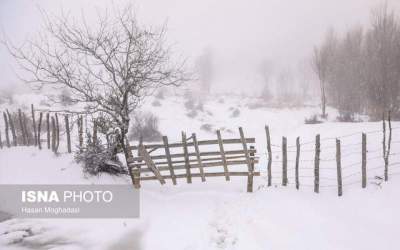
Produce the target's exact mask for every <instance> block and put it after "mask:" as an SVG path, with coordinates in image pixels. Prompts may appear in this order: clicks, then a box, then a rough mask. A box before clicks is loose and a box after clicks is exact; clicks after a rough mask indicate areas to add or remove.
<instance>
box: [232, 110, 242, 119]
mask: <svg viewBox="0 0 400 250" xmlns="http://www.w3.org/2000/svg"><path fill="white" fill-rule="evenodd" d="M239 116H240V110H239V109H238V108H233V109H232V113H231V117H232V118H236V117H239Z"/></svg>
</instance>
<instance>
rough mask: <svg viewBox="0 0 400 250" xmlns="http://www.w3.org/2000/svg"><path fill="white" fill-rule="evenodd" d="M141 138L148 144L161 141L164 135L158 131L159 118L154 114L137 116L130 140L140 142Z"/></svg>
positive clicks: (138, 114) (139, 114) (129, 136)
mask: <svg viewBox="0 0 400 250" xmlns="http://www.w3.org/2000/svg"><path fill="white" fill-rule="evenodd" d="M140 138H141V139H142V140H143V141H147V142H152V141H160V140H161V138H162V135H161V133H160V131H159V130H158V118H157V116H155V115H154V114H152V113H137V114H135V116H134V119H133V124H132V127H131V130H130V133H129V135H128V139H129V140H139V139H140Z"/></svg>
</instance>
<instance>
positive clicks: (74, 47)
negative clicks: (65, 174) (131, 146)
mask: <svg viewBox="0 0 400 250" xmlns="http://www.w3.org/2000/svg"><path fill="white" fill-rule="evenodd" d="M111 12H112V15H111V16H110V15H109V14H107V12H106V13H105V14H104V13H103V14H98V16H97V18H98V19H97V20H98V22H97V23H96V24H90V25H89V24H88V23H87V22H86V20H85V18H84V17H82V19H80V20H74V19H72V18H70V17H69V16H68V15H66V14H65V13H62V15H60V16H50V15H48V14H47V13H45V12H42V14H43V23H44V27H45V29H44V30H43V31H42V32H41V33H40V34H38V35H37V37H36V38H34V39H29V40H27V41H26V42H25V43H24V44H23V45H22V46H16V45H14V44H13V43H12V42H10V40H9V39H4V41H3V44H5V46H7V48H8V51H9V52H10V53H11V55H12V56H13V57H14V58H15V59H16V61H17V62H18V64H19V66H20V67H21V68H22V70H23V71H24V73H25V74H24V77H22V79H23V80H25V81H26V82H28V83H31V84H32V85H33V86H34V87H37V88H42V87H44V86H53V87H57V86H58V87H60V86H61V87H64V88H67V89H68V90H69V91H70V92H71V99H72V101H73V102H75V103H85V104H86V109H87V112H92V113H96V112H102V113H103V114H107V115H108V116H109V117H110V119H112V121H113V122H114V123H115V124H116V126H118V127H119V128H120V130H121V134H122V136H121V139H120V143H121V144H122V146H123V148H124V150H125V154H127V150H126V148H127V145H126V143H127V140H125V138H126V134H127V133H128V129H129V124H130V114H131V113H132V111H134V110H135V109H136V108H137V106H138V104H139V103H140V102H141V101H142V99H143V98H144V97H145V96H147V95H148V94H150V93H151V91H152V90H154V89H155V88H157V87H160V86H165V85H173V86H178V85H180V84H181V83H183V82H185V81H186V80H188V77H187V75H186V74H185V71H184V61H182V62H180V63H177V62H174V60H173V59H172V55H171V49H170V47H168V46H166V42H165V35H166V29H165V26H164V27H162V28H147V27H143V26H141V25H139V23H138V21H137V20H136V18H135V16H134V14H133V10H132V8H131V6H127V7H126V8H124V9H122V10H116V8H113V11H111ZM26 73H28V74H26Z"/></svg>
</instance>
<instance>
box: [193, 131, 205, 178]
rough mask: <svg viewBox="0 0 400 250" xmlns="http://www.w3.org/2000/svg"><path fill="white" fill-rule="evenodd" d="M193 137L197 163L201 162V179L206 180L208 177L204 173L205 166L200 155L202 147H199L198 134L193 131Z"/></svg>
mask: <svg viewBox="0 0 400 250" xmlns="http://www.w3.org/2000/svg"><path fill="white" fill-rule="evenodd" d="M192 138H193V145H194V150H195V151H196V158H197V163H198V164H199V166H200V167H199V170H200V175H201V181H202V182H205V181H206V177H205V175H204V168H203V162H202V160H201V156H200V149H199V144H198V142H197V138H196V134H195V133H193V134H192Z"/></svg>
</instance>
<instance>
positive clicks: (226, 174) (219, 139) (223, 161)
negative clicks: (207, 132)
mask: <svg viewBox="0 0 400 250" xmlns="http://www.w3.org/2000/svg"><path fill="white" fill-rule="evenodd" d="M217 137H218V145H219V151H220V153H221V157H222V164H223V166H224V173H225V180H227V181H229V180H230V176H229V170H228V165H227V163H226V156H225V150H224V143H223V141H222V137H221V131H219V130H217Z"/></svg>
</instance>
